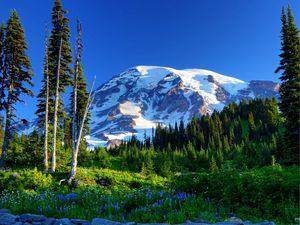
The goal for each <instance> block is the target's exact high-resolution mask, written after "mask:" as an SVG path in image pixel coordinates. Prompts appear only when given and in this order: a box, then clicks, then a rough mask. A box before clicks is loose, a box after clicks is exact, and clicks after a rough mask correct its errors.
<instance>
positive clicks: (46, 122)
mask: <svg viewBox="0 0 300 225" xmlns="http://www.w3.org/2000/svg"><path fill="white" fill-rule="evenodd" d="M45 72H46V110H45V137H44V172H48V114H49V70H48V46H47V45H46V71H45Z"/></svg>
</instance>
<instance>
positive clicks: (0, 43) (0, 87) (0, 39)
mask: <svg viewBox="0 0 300 225" xmlns="http://www.w3.org/2000/svg"><path fill="white" fill-rule="evenodd" d="M4 35H5V26H4V23H2V24H1V27H0V111H1V110H2V109H3V99H4V97H5V93H4V79H3V69H4V67H3V66H4V65H3V64H4V40H5V37H4Z"/></svg>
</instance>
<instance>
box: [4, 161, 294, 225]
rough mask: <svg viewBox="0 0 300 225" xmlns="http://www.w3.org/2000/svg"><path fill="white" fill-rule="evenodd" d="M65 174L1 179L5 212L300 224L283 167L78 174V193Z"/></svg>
mask: <svg viewBox="0 0 300 225" xmlns="http://www.w3.org/2000/svg"><path fill="white" fill-rule="evenodd" d="M67 175H68V174H67V173H65V172H61V173H55V174H44V173H42V172H41V171H38V170H37V169H33V170H19V171H11V172H0V190H1V195H0V208H8V209H10V210H11V211H12V212H13V213H15V214H22V213H37V214H43V215H45V216H47V217H56V218H63V217H68V218H80V219H87V220H91V219H93V218H96V217H101V218H107V219H111V220H116V221H120V222H124V221H135V222H144V223H150V222H168V223H171V224H175V223H182V222H185V221H186V220H187V219H191V220H194V221H197V222H216V221H224V220H225V219H226V218H228V217H231V216H233V215H234V216H237V217H239V218H242V219H243V220H251V221H253V222H255V221H263V220H272V221H274V222H276V224H292V223H293V222H294V218H296V217H299V204H298V203H299V168H297V167H289V168H281V167H280V166H275V167H267V168H262V169H255V170H248V171H243V172H241V171H237V170H225V171H221V172H219V173H206V172H201V173H191V174H188V173H187V174H184V175H177V176H173V178H172V179H171V180H169V179H167V178H163V177H160V176H157V175H148V176H145V175H142V174H140V173H134V172H127V171H116V170H112V169H87V168H78V181H79V183H78V186H77V187H76V188H72V189H70V188H69V187H67V186H61V185H58V181H59V180H60V179H62V178H65V177H66V176H67Z"/></svg>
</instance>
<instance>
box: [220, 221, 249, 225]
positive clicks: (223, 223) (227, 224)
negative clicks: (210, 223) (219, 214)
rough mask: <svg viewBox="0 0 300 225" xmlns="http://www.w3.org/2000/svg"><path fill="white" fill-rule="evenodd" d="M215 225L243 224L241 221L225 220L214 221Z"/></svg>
mask: <svg viewBox="0 0 300 225" xmlns="http://www.w3.org/2000/svg"><path fill="white" fill-rule="evenodd" d="M216 225H244V223H243V222H229V221H225V222H218V223H216Z"/></svg>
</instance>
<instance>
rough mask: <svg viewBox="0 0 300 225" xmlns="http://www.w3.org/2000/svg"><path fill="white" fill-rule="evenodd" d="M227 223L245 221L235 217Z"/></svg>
mask: <svg viewBox="0 0 300 225" xmlns="http://www.w3.org/2000/svg"><path fill="white" fill-rule="evenodd" d="M225 221H227V222H240V223H243V220H241V219H240V218H238V217H234V216H233V217H230V218H228V219H226V220H225Z"/></svg>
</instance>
